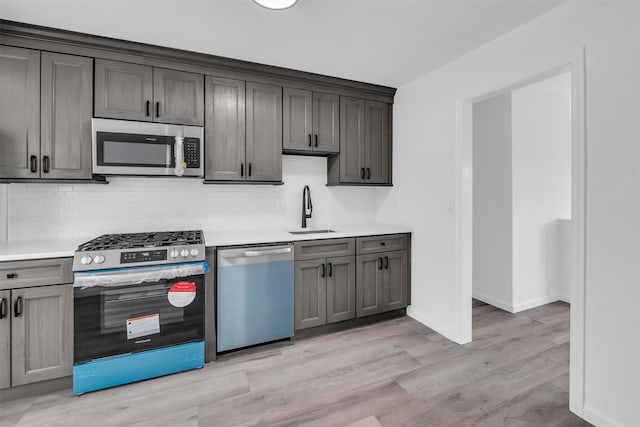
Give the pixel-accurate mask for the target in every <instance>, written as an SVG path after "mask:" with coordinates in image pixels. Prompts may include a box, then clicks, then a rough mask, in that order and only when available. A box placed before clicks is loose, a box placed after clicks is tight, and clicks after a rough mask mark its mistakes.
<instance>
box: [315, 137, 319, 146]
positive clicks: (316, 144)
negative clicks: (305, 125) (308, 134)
mask: <svg viewBox="0 0 640 427" xmlns="http://www.w3.org/2000/svg"><path fill="white" fill-rule="evenodd" d="M315 139H316V143H315V146H316V147H317V146H318V134H315Z"/></svg>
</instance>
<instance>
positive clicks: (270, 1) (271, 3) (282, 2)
mask: <svg viewBox="0 0 640 427" xmlns="http://www.w3.org/2000/svg"><path fill="white" fill-rule="evenodd" d="M253 1H254V2H255V3H257V4H259V5H260V6H262V7H266V8H267V9H275V10H282V9H288V8H290V7H291V6H293V5H295V4H296V3H298V0H253Z"/></svg>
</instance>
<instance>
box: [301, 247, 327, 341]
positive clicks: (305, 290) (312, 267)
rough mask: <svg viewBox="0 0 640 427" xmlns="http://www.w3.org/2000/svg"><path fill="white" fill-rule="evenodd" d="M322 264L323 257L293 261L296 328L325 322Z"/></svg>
mask: <svg viewBox="0 0 640 427" xmlns="http://www.w3.org/2000/svg"><path fill="white" fill-rule="evenodd" d="M324 264H325V263H324V259H319V260H318V259H314V260H310V261H296V263H295V325H296V329H305V328H311V327H312V326H319V325H324V324H326V323H327V280H326V277H325V276H326V270H325V268H326V267H325V265H324ZM322 273H325V274H322Z"/></svg>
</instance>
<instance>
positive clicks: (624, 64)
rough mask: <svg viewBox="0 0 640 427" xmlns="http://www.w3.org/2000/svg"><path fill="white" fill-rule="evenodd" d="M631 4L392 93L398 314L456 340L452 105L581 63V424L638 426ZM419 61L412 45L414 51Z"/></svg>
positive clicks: (604, 6)
mask: <svg viewBox="0 0 640 427" xmlns="http://www.w3.org/2000/svg"><path fill="white" fill-rule="evenodd" d="M638 6H639V4H638V2H635V1H631V2H627V1H590V2H582V1H577V2H574V1H570V2H567V3H565V4H564V5H562V6H560V7H558V8H556V9H554V10H552V11H551V12H549V13H547V14H545V15H543V16H541V17H540V18H538V19H536V20H534V21H531V22H529V23H528V24H525V25H524V26H522V27H520V28H518V29H516V30H514V31H513V32H511V33H509V34H506V35H505V36H503V37H500V38H498V39H496V40H494V41H493V42H491V43H488V44H486V45H485V46H483V47H481V48H478V49H476V50H474V51H473V52H471V53H469V54H467V55H465V56H463V57H461V58H458V59H457V60H455V61H453V62H451V63H449V64H447V65H446V66H443V67H442V68H440V69H438V70H436V71H434V72H431V73H429V74H426V75H424V76H422V77H420V78H419V79H417V80H415V81H413V82H411V83H409V84H407V85H404V86H402V87H400V88H399V91H398V94H397V96H396V99H395V106H394V126H393V132H394V149H395V151H394V157H393V162H394V167H393V171H394V184H395V187H394V188H393V189H389V190H388V191H387V192H385V193H384V197H383V198H381V202H382V205H381V210H380V215H379V219H380V220H381V221H382V222H391V223H394V222H399V223H408V224H410V225H411V226H412V227H413V229H414V236H413V239H412V244H413V247H412V256H413V262H412V307H411V309H410V310H409V313H410V314H411V315H412V316H414V317H415V318H417V319H419V320H421V321H423V322H425V323H426V324H427V325H429V326H431V327H432V328H435V329H437V330H438V331H440V332H442V333H443V334H445V335H447V336H448V337H450V338H452V339H454V340H458V339H464V335H463V332H464V329H463V324H462V317H461V315H460V311H459V309H458V307H457V306H456V295H459V294H460V292H461V290H460V289H457V288H456V286H455V283H456V280H455V279H456V261H455V247H454V242H455V239H456V234H455V217H454V200H455V196H456V184H455V180H456V176H455V170H456V169H455V168H456V153H455V148H454V147H455V146H456V143H455V142H456V135H457V133H458V132H460V129H459V126H457V125H456V123H457V120H458V117H457V114H458V112H459V111H460V110H459V109H458V108H457V107H458V101H460V100H469V99H474V98H476V97H478V96H480V95H483V94H486V93H489V92H492V91H495V90H498V89H501V88H504V87H506V86H509V85H512V84H516V83H518V82H521V81H523V80H525V79H528V78H531V77H533V76H535V75H538V74H539V73H541V72H545V71H548V70H550V69H553V68H555V67H557V66H558V65H560V64H563V63H566V62H567V60H568V58H570V57H571V56H572V55H574V53H575V52H576V51H577V50H578V49H580V48H581V47H584V48H585V62H586V64H585V65H586V94H587V97H586V103H587V105H586V138H587V139H586V144H587V153H588V155H587V165H586V174H587V189H586V191H587V194H586V199H587V206H586V245H587V251H586V253H587V255H586V256H587V259H586V261H587V268H586V290H585V293H586V306H585V323H586V336H585V367H584V369H585V372H584V388H585V407H584V415H585V417H587V418H588V419H590V420H592V421H594V422H597V423H599V424H607V423H609V424H617V425H629V426H631V425H640V413H639V406H640V405H638V402H640V369H639V365H640V363H639V361H640V318H639V312H640V310H639V307H638V301H639V296H640V295H639V289H640V287H639V286H638V283H640V268H638V259H639V258H640V174H639V165H640V151H639V150H638V140H639V139H640V120H638V119H639V117H638V111H639V106H640V105H639V98H640V97H639V96H638V94H639V92H640V86H639V80H640V79H639V76H640V66H639V54H640V34H639V28H638V27H639V26H638V21H639V17H640V11H639V10H638V8H639V7H638ZM415 50H416V52H418V53H417V54H419V45H417V46H416V47H415Z"/></svg>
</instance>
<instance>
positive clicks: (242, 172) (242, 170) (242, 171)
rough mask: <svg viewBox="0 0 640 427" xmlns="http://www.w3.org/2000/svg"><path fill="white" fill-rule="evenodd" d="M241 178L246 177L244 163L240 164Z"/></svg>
mask: <svg viewBox="0 0 640 427" xmlns="http://www.w3.org/2000/svg"><path fill="white" fill-rule="evenodd" d="M240 176H244V163H240Z"/></svg>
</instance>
